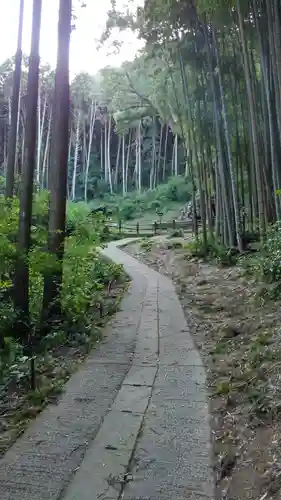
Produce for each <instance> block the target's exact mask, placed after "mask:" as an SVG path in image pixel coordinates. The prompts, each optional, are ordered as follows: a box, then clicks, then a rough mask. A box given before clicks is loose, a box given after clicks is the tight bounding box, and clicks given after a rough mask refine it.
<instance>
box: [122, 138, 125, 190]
mask: <svg viewBox="0 0 281 500" xmlns="http://www.w3.org/2000/svg"><path fill="white" fill-rule="evenodd" d="M122 194H123V196H125V195H126V179H125V134H123V135H122Z"/></svg>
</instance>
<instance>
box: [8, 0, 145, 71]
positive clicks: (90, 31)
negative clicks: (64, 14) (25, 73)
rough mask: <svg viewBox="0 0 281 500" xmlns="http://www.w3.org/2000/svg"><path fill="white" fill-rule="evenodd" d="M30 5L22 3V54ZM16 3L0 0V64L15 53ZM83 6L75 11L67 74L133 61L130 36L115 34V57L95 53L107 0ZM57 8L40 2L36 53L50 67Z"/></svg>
mask: <svg viewBox="0 0 281 500" xmlns="http://www.w3.org/2000/svg"><path fill="white" fill-rule="evenodd" d="M32 2H33V0H25V16H24V33H23V52H24V53H26V54H28V53H29V50H30V37H31V23H32ZM19 3H20V0H0V11H1V31H0V63H1V62H3V61H4V60H5V59H7V58H9V57H11V56H13V55H14V53H15V50H16V43H17V29H18V13H19ZM73 3H74V4H75V3H76V2H73ZM86 3H87V7H85V8H81V7H77V8H76V9H75V10H76V14H77V20H76V22H75V24H76V30H75V31H74V32H73V33H72V40H71V52H70V65H71V73H72V74H76V73H79V72H80V71H87V72H89V73H92V74H94V73H96V72H97V71H98V70H99V69H101V68H103V67H104V66H107V65H114V66H116V65H119V64H120V63H121V62H122V61H124V60H130V59H133V57H134V54H135V53H136V50H137V49H138V48H139V47H140V42H138V41H137V40H136V37H135V36H134V35H133V34H132V33H126V34H125V33H124V34H120V35H118V37H119V38H120V39H121V40H122V41H123V42H124V44H123V48H122V49H121V51H120V53H119V54H117V55H116V54H114V55H108V52H109V50H108V48H107V49H105V48H104V49H102V50H100V51H97V48H96V47H97V39H98V38H99V37H100V35H101V32H102V30H103V28H104V26H105V22H106V14H107V11H108V9H109V8H110V0H87V2H86ZM58 5H59V0H43V11H42V25H41V26H42V29H41V46H40V52H41V58H42V60H43V61H45V62H49V63H50V64H51V65H52V66H53V67H54V66H55V63H56V48H57V20H58Z"/></svg>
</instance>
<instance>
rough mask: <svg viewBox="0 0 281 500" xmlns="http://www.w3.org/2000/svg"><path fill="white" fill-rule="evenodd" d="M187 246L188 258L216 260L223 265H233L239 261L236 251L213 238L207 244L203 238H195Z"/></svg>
mask: <svg viewBox="0 0 281 500" xmlns="http://www.w3.org/2000/svg"><path fill="white" fill-rule="evenodd" d="M185 248H186V250H187V255H186V257H187V258H196V259H200V258H201V259H206V260H208V259H210V260H215V261H216V262H217V263H218V264H220V265H222V266H232V265H235V264H236V262H237V254H236V253H234V252H232V251H231V250H230V249H229V248H226V247H225V246H223V245H219V244H218V243H217V242H215V241H214V240H211V239H210V240H208V241H207V243H206V244H205V243H204V241H203V240H202V239H197V240H194V241H192V242H191V243H188V244H187V245H186V246H185Z"/></svg>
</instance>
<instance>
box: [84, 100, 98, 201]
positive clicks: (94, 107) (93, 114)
mask: <svg viewBox="0 0 281 500" xmlns="http://www.w3.org/2000/svg"><path fill="white" fill-rule="evenodd" d="M96 111H97V102H96V100H94V99H93V100H92V103H91V112H90V129H89V144H88V153H87V163H86V172H85V191H84V199H85V201H86V202H87V201H88V196H87V193H88V178H89V168H90V159H91V151H92V141H93V135H94V128H95V121H96Z"/></svg>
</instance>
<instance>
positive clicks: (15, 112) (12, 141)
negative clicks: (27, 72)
mask: <svg viewBox="0 0 281 500" xmlns="http://www.w3.org/2000/svg"><path fill="white" fill-rule="evenodd" d="M23 12H24V0H21V1H20V12H19V28H18V43H17V52H16V57H15V71H14V82H13V97H12V123H11V129H10V135H9V145H8V161H7V174H6V192H5V195H6V198H11V197H12V196H13V192H14V178H15V161H16V150H17V136H18V121H19V97H20V79H21V61H22V30H23Z"/></svg>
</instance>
